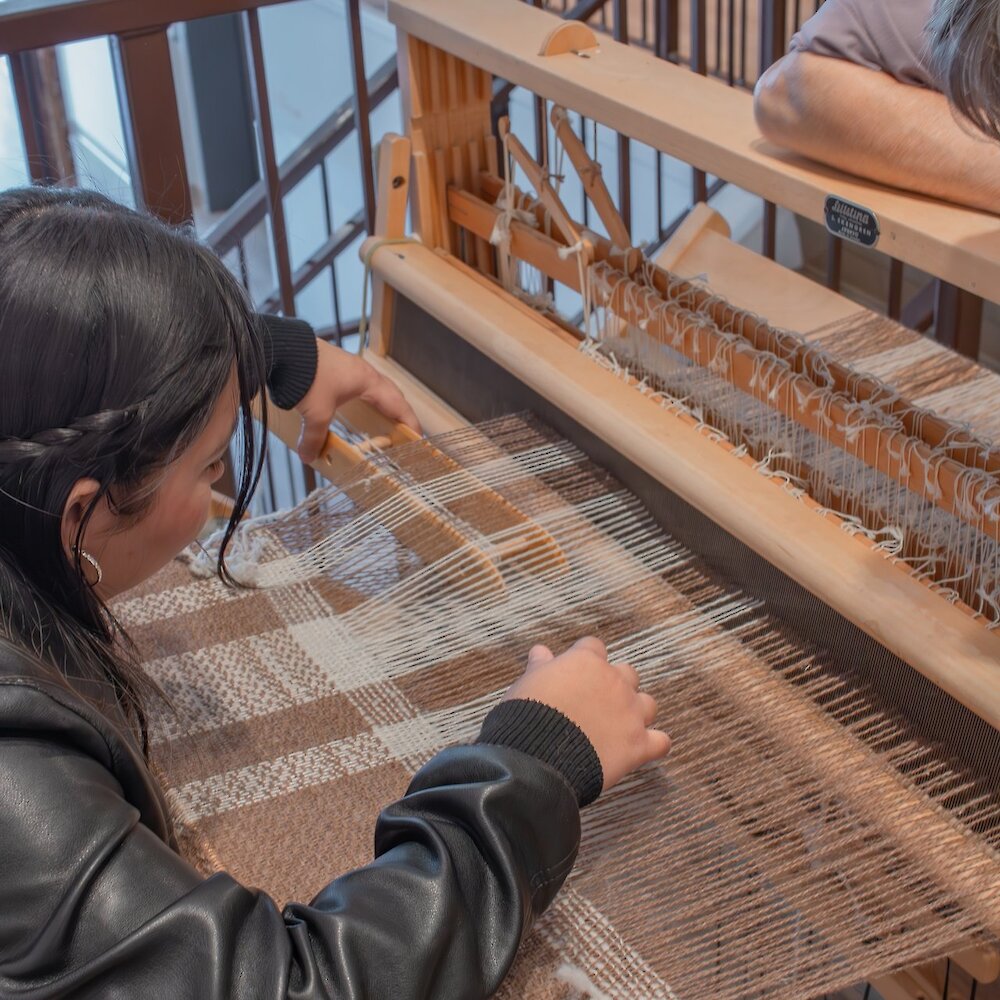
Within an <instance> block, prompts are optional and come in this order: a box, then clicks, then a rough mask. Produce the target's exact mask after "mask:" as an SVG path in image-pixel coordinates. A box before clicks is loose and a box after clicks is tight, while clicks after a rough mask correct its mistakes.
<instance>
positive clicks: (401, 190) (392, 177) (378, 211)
mask: <svg viewBox="0 0 1000 1000" xmlns="http://www.w3.org/2000/svg"><path fill="white" fill-rule="evenodd" d="M410 148H411V147H410V140H409V139H406V138H404V137H403V136H401V135H394V134H393V133H392V132H390V133H388V134H387V135H386V136H385V137H384V138H383V139H382V142H381V144H380V145H379V151H378V195H377V198H376V201H375V235H376V236H380V237H381V238H382V239H388V240H396V239H400V238H401V237H403V236H405V235H406V202H407V197H408V195H409V191H410ZM392 308H393V291H392V289H391V288H389V287H388V286H387V285H386V284H385V282H383V281H382V280H381V279H379V278H374V277H373V279H372V313H371V322H370V323H369V324H368V341H369V345H370V346H371V349H372V350H373V351H374V352H375V353H376V354H385V353H387V351H388V350H389V340H390V338H391V337H392Z"/></svg>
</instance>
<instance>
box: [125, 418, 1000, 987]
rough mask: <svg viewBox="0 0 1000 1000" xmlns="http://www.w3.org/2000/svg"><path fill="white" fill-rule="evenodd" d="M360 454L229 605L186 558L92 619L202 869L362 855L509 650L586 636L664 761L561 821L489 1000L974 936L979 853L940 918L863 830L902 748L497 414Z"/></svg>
mask: <svg viewBox="0 0 1000 1000" xmlns="http://www.w3.org/2000/svg"><path fill="white" fill-rule="evenodd" d="M385 462H387V463H389V464H385V463H383V464H382V465H379V464H377V463H376V464H374V465H369V466H367V467H363V468H361V469H359V470H358V471H357V472H356V473H355V476H354V477H353V478H352V479H351V480H350V481H348V482H346V483H342V484H340V486H339V488H330V489H326V490H323V491H320V492H319V493H318V494H316V495H314V496H313V497H312V498H310V499H309V500H307V501H306V502H305V503H304V504H302V505H301V506H300V507H299V508H296V509H295V510H293V511H291V512H288V513H287V514H285V515H282V516H281V517H279V518H271V519H265V521H264V522H263V523H257V524H254V523H251V524H248V525H246V526H245V527H244V528H243V529H242V531H241V533H240V536H239V537H238V538H237V541H236V545H235V547H234V551H233V552H232V555H231V560H230V562H231V566H232V567H233V569H234V572H236V575H237V576H238V577H239V576H240V575H241V574H242V575H244V576H245V577H246V579H247V580H248V581H250V582H251V583H252V584H253V585H252V586H248V587H246V588H244V589H231V588H227V587H225V586H223V585H222V584H221V583H220V582H219V581H218V580H216V579H213V578H202V577H199V576H198V575H197V573H193V572H192V568H194V569H195V570H198V571H199V572H203V571H204V569H205V565H201V566H199V565H198V559H197V558H188V559H187V560H184V561H179V562H177V563H175V564H173V565H171V566H170V567H169V568H168V569H166V570H165V571H163V572H162V573H161V574H160V575H159V576H158V577H156V578H155V579H154V580H152V581H150V582H149V583H148V584H146V585H145V586H144V587H142V588H140V589H139V590H137V591H135V592H133V593H132V594H130V595H128V596H127V598H126V599H125V600H123V601H122V602H121V604H120V605H119V607H118V609H117V610H118V613H119V615H120V617H121V619H122V620H123V622H124V624H125V625H126V627H127V628H128V629H129V631H130V633H131V634H132V635H133V637H134V638H135V639H136V640H137V642H138V644H139V646H140V648H141V649H142V650H143V651H144V654H145V659H146V669H147V670H148V672H149V673H150V675H151V676H152V677H153V678H154V679H155V680H156V681H157V682H158V683H159V685H160V686H161V687H162V688H163V690H164V691H165V692H166V694H167V696H168V698H169V699H170V702H171V704H172V710H170V711H163V712H161V713H160V714H159V715H158V717H157V719H156V720H155V743H154V758H155V762H156V766H157V768H158V770H159V772H160V774H161V776H162V780H163V782H164V784H165V786H166V787H167V789H168V798H169V801H170V803H171V806H172V810H173V813H174V816H175V820H176V822H177V824H178V827H179V828H180V830H181V840H182V844H183V845H184V849H185V851H186V853H187V854H188V856H189V857H190V858H191V859H192V860H193V861H194V862H195V863H196V864H198V865H199V866H200V867H201V868H202V869H203V870H205V871H206V872H207V871H212V870H219V869H225V870H227V871H229V872H230V873H231V874H232V875H233V876H234V877H235V878H237V879H239V880H241V881H243V882H244V883H247V884H250V885H254V886H259V887H262V888H263V889H265V890H266V891H267V892H269V893H270V894H272V895H273V896H274V898H275V899H276V900H277V901H279V903H282V902H286V901H290V900H297V901H301V900H308V899H309V898H311V897H312V896H313V895H314V894H315V893H316V892H317V891H318V890H320V889H321V888H322V887H323V886H324V885H325V884H326V883H327V882H328V881H330V880H331V879H332V878H334V877H336V875H337V874H339V873H341V872H343V871H346V870H348V869H350V868H353V867H357V866H359V865H363V864H365V863H367V862H368V861H370V860H371V852H372V830H373V827H374V822H375V818H376V816H377V814H378V811H379V809H380V808H381V807H382V806H384V805H385V804H387V803H389V802H391V801H392V800H394V799H396V798H398V797H399V796H400V795H402V794H403V793H404V791H405V789H406V787H407V784H408V781H409V779H410V777H411V776H412V774H413V773H414V772H415V771H416V770H417V769H418V768H419V767H420V766H421V765H422V764H423V763H424V762H425V761H426V760H427V759H429V757H430V756H431V755H432V754H433V753H435V752H436V751H437V750H439V749H440V748H442V747H444V746H446V745H448V744H450V743H453V742H457V741H462V740H469V739H471V738H473V737H474V735H475V733H476V731H477V729H478V725H479V722H480V721H481V719H482V717H483V715H484V714H485V713H486V711H487V710H488V708H489V707H490V706H491V705H492V704H493V703H494V702H495V701H496V699H497V698H498V697H499V696H500V693H501V692H502V691H503V690H504V689H505V687H506V686H507V685H508V684H509V683H510V682H511V681H512V680H514V679H515V677H516V676H518V674H519V673H520V671H521V669H522V666H523V663H524V659H525V655H526V653H527V650H528V648H529V647H530V645H531V644H533V643H534V642H536V641H543V642H546V643H548V644H549V645H550V646H553V647H555V648H559V647H562V646H564V645H566V644H568V643H569V642H571V641H572V640H574V639H576V638H578V637H579V636H580V635H581V634H585V633H597V634H600V635H601V636H602V637H603V638H605V640H606V641H607V642H608V644H609V648H610V649H611V651H612V653H613V654H614V655H615V656H618V657H620V658H622V659H628V660H629V661H630V662H633V663H635V665H636V666H637V669H639V672H640V675H641V676H642V678H643V683H644V686H645V687H646V688H647V689H648V690H650V691H651V693H653V694H654V695H655V696H656V697H657V698H658V700H659V701H660V703H661V704H662V705H664V706H666V714H667V716H668V719H669V725H670V730H671V733H672V736H673V737H674V741H675V746H674V751H673V752H672V754H671V756H670V758H668V760H667V761H666V762H664V763H662V764H658V765H656V766H653V767H649V768H646V769H644V770H643V771H642V772H640V773H638V774H636V775H634V776H632V777H630V778H629V779H628V780H627V781H625V782H623V783H622V785H620V786H619V787H618V788H616V789H615V790H614V792H613V793H612V794H609V795H607V796H604V797H603V798H602V799H601V800H600V801H599V802H598V803H597V804H596V805H595V806H593V807H591V808H590V809H588V810H587V811H586V812H585V817H584V844H583V848H582V851H581V855H580V859H579V862H578V865H577V868H576V870H575V872H574V874H573V875H572V876H571V878H570V880H569V882H568V883H567V886H566V888H565V889H564V891H563V893H562V894H561V896H560V897H559V899H558V900H557V902H556V903H555V905H554V906H553V907H552V909H551V910H550V911H549V912H548V913H547V914H546V915H545V916H544V918H543V919H542V920H541V921H540V923H539V924H538V926H537V927H536V928H535V930H534V932H533V933H532V935H531V936H530V937H529V939H528V940H527V942H526V943H525V945H524V947H523V949H522V952H521V954H520V956H519V958H518V961H517V963H516V965H515V968H514V969H513V970H512V973H511V975H510V977H509V978H508V980H507V981H506V982H505V984H504V986H503V987H502V990H501V994H500V995H501V996H504V997H508V998H514V997H524V998H531V1000H535V998H539V1000H547V998H561V1000H568V998H571V997H579V996H591V997H598V998H600V997H604V996H610V997H615V998H622V1000H626V998H627V1000H640V998H650V1000H660V998H668V997H674V996H678V997H693V998H704V997H713V998H726V997H734V998H735V997H751V996H776V997H777V996H780V997H794V996H802V997H806V996H812V995H815V994H817V993H820V992H823V991H826V990H833V989H835V988H839V987H842V986H846V985H849V984H850V983H852V982H855V981H857V980H858V979H861V978H863V976H864V975H865V974H867V973H871V972H876V971H884V970H886V969H889V968H892V967H899V966H902V965H908V964H914V963H916V962H917V961H919V960H924V959H927V958H930V957H934V956H936V955H939V954H945V953H948V952H951V951H953V950H956V949H957V948H959V947H960V946H962V945H964V944H966V943H967V942H968V941H969V940H970V939H978V940H986V937H987V935H986V930H985V929H984V927H983V925H982V922H981V921H980V920H978V918H977V913H978V912H979V910H978V909H977V907H979V908H985V909H986V910H989V909H990V908H991V907H996V906H998V905H1000V900H996V899H994V898H993V897H992V896H991V895H989V893H990V892H992V889H991V888H989V887H990V886H992V885H993V882H992V881H991V880H990V877H988V876H990V872H991V871H992V869H991V868H990V867H989V866H990V864H991V863H992V862H991V861H990V860H989V859H990V857H992V854H991V852H992V851H995V850H996V846H997V845H993V844H987V845H982V844H981V843H980V842H979V840H978V839H976V837H975V836H973V835H972V834H971V833H970V834H969V836H968V838H967V843H966V841H963V848H967V851H968V856H969V858H970V859H971V860H970V864H973V865H975V864H981V865H983V866H985V867H983V868H982V870H981V874H982V880H983V883H984V885H985V886H987V888H984V890H983V895H982V897H981V898H976V899H974V900H972V901H971V902H970V904H969V907H968V908H966V905H965V901H961V902H957V901H956V898H957V897H956V896H955V894H954V891H953V889H952V887H951V886H949V885H942V884H939V882H940V878H939V875H940V870H941V869H943V868H947V865H946V864H945V865H942V866H940V868H933V869H928V870H926V871H925V870H924V869H923V868H922V867H921V865H922V863H923V862H924V861H925V860H926V859H914V858H913V857H911V856H909V855H907V854H906V852H905V851H904V850H902V849H901V848H899V847H898V846H897V845H896V844H895V843H894V842H893V840H892V838H891V836H889V835H888V834H887V833H886V831H885V830H882V829H880V828H879V826H878V823H877V822H875V821H873V819H872V817H871V815H870V813H871V803H872V802H874V801H876V796H878V795H880V794H883V793H886V792H888V793H889V794H890V795H894V796H896V798H897V799H899V796H904V797H905V802H906V803H912V805H913V808H914V810H915V813H914V815H918V816H919V815H922V813H921V812H920V810H921V809H922V808H923V802H924V799H923V798H921V794H923V795H926V797H927V802H928V803H929V808H930V809H931V810H933V809H935V808H936V805H935V804H934V802H933V799H932V797H933V795H934V794H935V793H934V788H937V787H938V784H937V783H936V782H937V781H938V776H939V772H938V771H933V772H932V771H928V773H929V774H933V775H934V776H935V784H934V785H933V787H931V785H928V788H927V789H926V790H925V791H923V792H921V794H917V792H915V791H914V789H913V788H912V787H911V786H912V781H910V782H909V783H907V782H902V781H901V779H900V778H899V774H898V771H899V768H900V767H903V766H905V767H907V768H909V769H910V771H911V772H913V770H914V768H915V767H917V769H918V770H919V764H920V761H921V760H923V759H924V757H923V756H922V755H926V754H929V752H930V751H928V750H925V749H924V748H921V747H919V746H915V745H914V744H913V743H912V742H907V741H906V740H904V739H902V738H901V735H902V730H900V731H899V734H897V731H896V730H895V729H893V728H892V727H894V726H897V725H899V724H898V723H897V722H896V721H895V720H893V719H885V720H881V719H880V720H879V725H878V726H874V727H873V719H875V718H876V712H877V709H875V708H874V707H872V706H871V705H869V704H868V703H867V702H866V701H865V693H864V692H863V691H858V690H854V689H851V688H849V687H848V686H847V684H846V682H845V681H844V680H843V679H841V678H838V677H836V676H834V675H832V674H830V673H827V671H826V666H825V664H824V661H823V658H822V651H817V650H814V649H811V648H807V647H805V646H803V645H801V644H799V643H797V642H796V640H795V639H794V637H790V636H788V635H787V634H786V633H784V632H783V631H781V630H779V629H778V628H777V627H776V626H773V625H772V624H771V623H770V622H769V621H768V620H767V618H766V614H765V613H764V612H763V611H762V610H761V608H760V607H759V606H758V605H756V604H754V603H753V602H749V601H746V600H745V599H743V598H742V597H741V596H740V595H739V594H734V593H729V592H727V591H726V590H725V589H724V588H722V587H720V586H719V584H717V583H716V582H714V580H713V579H712V578H711V576H710V575H709V574H707V573H706V572H705V571H704V570H703V568H702V567H701V566H700V565H699V564H698V562H697V560H696V558H695V557H694V556H692V554H691V553H689V552H686V551H685V550H683V549H682V548H681V547H680V546H679V545H677V543H676V542H673V541H672V540H671V539H670V538H669V537H668V536H666V535H664V534H663V533H662V532H661V531H659V529H657V528H656V527H655V526H654V525H653V524H652V523H651V522H650V521H649V519H648V516H647V515H646V514H645V513H644V512H643V510H642V509H641V507H640V506H639V505H638V504H637V503H636V502H635V501H634V500H633V499H632V498H630V497H629V496H628V495H627V494H624V493H623V492H622V491H621V490H620V488H619V487H618V486H617V485H616V484H615V483H614V482H613V481H612V480H611V479H610V478H609V477H608V476H606V475H605V474H604V473H602V472H601V471H600V470H598V469H596V468H594V467H593V466H591V465H590V464H589V463H588V462H587V461H586V460H585V459H584V458H583V456H582V455H581V454H580V453H579V452H577V451H576V449H574V448H573V447H572V446H570V445H568V444H566V443H565V442H562V441H559V440H558V439H557V438H555V437H554V436H553V435H552V434H551V433H550V432H548V431H546V430H545V429H544V428H540V427H539V426H538V425H536V424H534V423H533V422H530V421H529V422H525V421H524V420H522V419H520V418H506V419H504V420H501V421H498V422H495V423H493V424H491V425H488V426H484V427H480V428H473V429H470V430H468V431H462V432H456V433H455V434H453V435H447V436H445V437H443V438H441V439H438V440H436V441H435V442H434V446H433V447H428V446H427V445H424V444H421V443H417V444H414V445H407V446H404V447H403V448H402V449H396V450H394V451H393V452H392V453H391V455H390V456H389V457H388V458H387V459H386V460H385ZM404 487H405V489H403V488H404ZM414 496H416V497H418V498H421V499H420V504H418V505H417V506H414V505H413V501H412V499H411V498H412V497H414ZM498 496H499V497H501V498H502V499H501V501H499V502H498V501H497V499H496V498H497V497H498ZM428 511H430V512H431V513H432V514H433V515H434V516H433V517H428ZM442 525H444V528H442V527H441V526H442ZM539 532H541V534H539ZM483 553H485V554H486V555H487V556H488V558H486V559H485V560H484V559H483ZM191 563H194V564H195V565H194V566H193V567H192V565H190V564H191ZM206 563H208V564H210V560H207V561H206ZM497 567H499V572H498V571H497ZM748 709H751V710H750V711H748ZM817 726H819V727H820V728H819V729H817V728H816V727H817ZM823 727H826V728H825V729H824V728H823ZM852 727H854V728H853V729H852ZM873 731H877V733H878V735H879V740H878V741H877V742H874V743H866V742H865V741H866V740H867V739H868V737H869V735H870V733H871V732H873ZM818 732H823V733H826V734H828V736H824V737H823V739H822V740H820V742H819V743H817V740H818V739H819V737H818V736H817V733H818ZM886 734H888V737H886ZM897 735H899V736H900V738H897ZM831 740H832V742H830V741H831ZM824 748H825V752H827V753H832V754H834V756H831V757H829V759H827V758H825V757H824V756H823V753H822V752H821V753H819V754H817V752H816V751H817V749H819V750H823V749H824ZM901 748H902V750H905V754H906V756H905V759H904V758H902V757H900V753H901V752H902V750H901ZM844 754H846V755H847V756H846V757H845V756H843V755H844ZM843 759H850V760H854V759H857V761H858V762H860V765H861V766H858V767H856V768H854V769H853V770H852V772H851V773H852V782H851V788H850V789H849V793H848V794H846V795H844V794H841V789H840V788H838V786H837V782H836V777H835V776H831V774H829V773H828V772H829V771H830V770H831V768H830V766H829V764H830V763H831V762H834V763H835V762H837V761H839V760H843ZM942 787H944V788H947V787H949V786H948V785H947V782H945V784H944V785H943V786H942ZM899 801H904V799H899ZM820 804H822V806H821V807H820ZM539 808H544V803H539ZM779 831H780V832H781V836H780V837H779V836H778V832H779ZM963 836H964V835H963ZM980 858H983V859H985V860H980ZM974 871H979V869H975V870H974ZM976 877H978V876H976ZM977 884H978V883H977Z"/></svg>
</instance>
